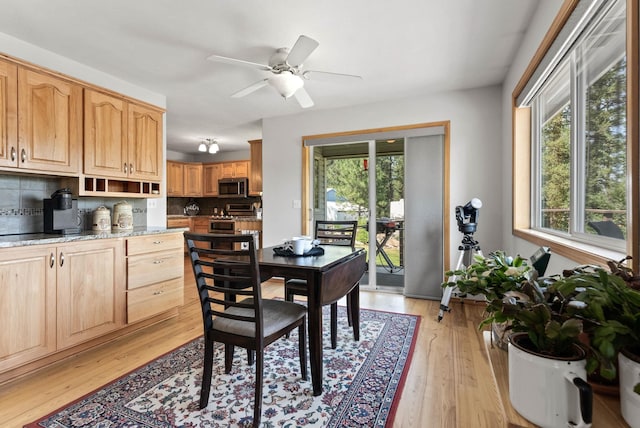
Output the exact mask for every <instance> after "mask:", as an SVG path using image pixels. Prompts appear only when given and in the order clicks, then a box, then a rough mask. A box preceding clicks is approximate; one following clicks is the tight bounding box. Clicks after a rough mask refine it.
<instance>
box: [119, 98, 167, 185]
mask: <svg viewBox="0 0 640 428" xmlns="http://www.w3.org/2000/svg"><path fill="white" fill-rule="evenodd" d="M128 127H129V141H128V143H129V151H128V160H129V167H128V170H127V171H126V172H127V173H128V175H129V178H134V179H140V180H160V179H161V178H162V164H163V154H162V112H161V111H160V110H156V109H153V108H151V107H147V106H144V105H141V104H136V103H129V123H128ZM125 169H126V168H125Z"/></svg>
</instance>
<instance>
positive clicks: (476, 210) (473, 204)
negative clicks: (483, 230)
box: [456, 198, 482, 235]
mask: <svg viewBox="0 0 640 428" xmlns="http://www.w3.org/2000/svg"><path fill="white" fill-rule="evenodd" d="M480 208H482V201H481V200H480V199H478V198H473V199H471V200H470V201H469V202H467V203H466V204H465V205H464V206H463V205H458V206H457V207H456V220H457V221H458V230H459V231H460V232H462V233H463V234H465V235H473V234H474V233H475V231H476V229H477V227H478V216H479V214H480Z"/></svg>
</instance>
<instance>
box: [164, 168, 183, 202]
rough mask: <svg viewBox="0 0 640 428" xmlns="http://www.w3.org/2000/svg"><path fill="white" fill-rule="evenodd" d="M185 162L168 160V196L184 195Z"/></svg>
mask: <svg viewBox="0 0 640 428" xmlns="http://www.w3.org/2000/svg"><path fill="white" fill-rule="evenodd" d="M183 174H184V164H182V163H180V162H171V161H167V196H182V195H183V193H184V187H183Z"/></svg>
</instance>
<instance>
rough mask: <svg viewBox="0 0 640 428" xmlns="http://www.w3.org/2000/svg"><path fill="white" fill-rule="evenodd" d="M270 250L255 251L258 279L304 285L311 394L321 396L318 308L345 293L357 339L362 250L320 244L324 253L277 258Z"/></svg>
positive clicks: (321, 359)
mask: <svg viewBox="0 0 640 428" xmlns="http://www.w3.org/2000/svg"><path fill="white" fill-rule="evenodd" d="M276 247H279V246H273V247H266V248H262V249H260V250H258V263H259V266H260V277H261V280H262V281H266V280H267V279H269V278H273V277H283V278H295V279H303V280H305V281H306V284H307V314H308V316H307V320H308V321H307V324H308V331H309V333H308V336H309V360H310V365H311V382H312V385H313V395H315V396H318V395H320V394H322V378H323V367H322V361H323V343H322V307H323V306H325V305H329V304H331V303H334V302H337V301H338V300H339V299H341V298H342V297H344V296H346V295H347V294H348V295H349V296H350V298H349V299H347V301H348V302H349V305H350V311H351V320H352V326H353V338H354V340H356V341H358V340H360V298H359V293H360V279H361V278H362V275H363V274H364V272H365V270H366V251H365V250H363V249H353V248H351V247H348V246H338V245H323V246H320V247H321V248H322V249H323V250H324V254H321V255H315V256H304V255H303V256H280V255H276V254H275V252H274V248H276Z"/></svg>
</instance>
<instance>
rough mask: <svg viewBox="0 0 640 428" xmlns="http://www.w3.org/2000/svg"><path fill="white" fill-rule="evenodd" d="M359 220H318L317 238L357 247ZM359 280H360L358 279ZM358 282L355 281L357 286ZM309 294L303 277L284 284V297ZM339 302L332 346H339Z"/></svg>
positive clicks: (333, 306) (334, 309)
mask: <svg viewBox="0 0 640 428" xmlns="http://www.w3.org/2000/svg"><path fill="white" fill-rule="evenodd" d="M357 230H358V222H357V221H356V220H353V221H347V220H316V224H315V239H317V240H318V241H320V244H321V245H341V246H349V247H351V248H355V244H356V232H357ZM358 282H359V281H358ZM358 282H356V283H354V284H353V285H354V286H355V285H356V284H358ZM295 295H298V296H306V295H307V282H306V281H305V280H302V279H287V278H285V284H284V298H285V300H286V301H289V302H293V299H294V296H295ZM348 308H350V305H349V295H347V316H348V322H349V325H351V312H350V311H349V310H348ZM337 336H338V302H334V303H332V304H331V347H332V348H333V349H335V348H336V347H337V346H338V338H337Z"/></svg>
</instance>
